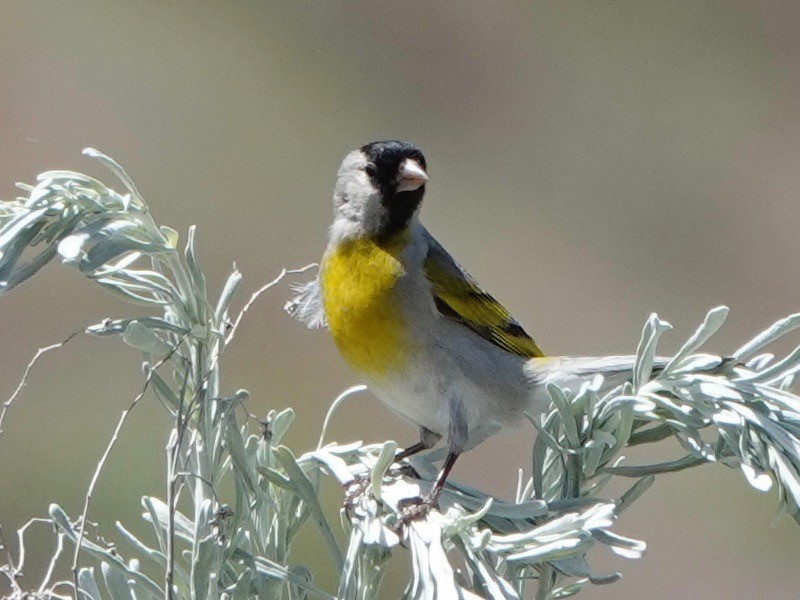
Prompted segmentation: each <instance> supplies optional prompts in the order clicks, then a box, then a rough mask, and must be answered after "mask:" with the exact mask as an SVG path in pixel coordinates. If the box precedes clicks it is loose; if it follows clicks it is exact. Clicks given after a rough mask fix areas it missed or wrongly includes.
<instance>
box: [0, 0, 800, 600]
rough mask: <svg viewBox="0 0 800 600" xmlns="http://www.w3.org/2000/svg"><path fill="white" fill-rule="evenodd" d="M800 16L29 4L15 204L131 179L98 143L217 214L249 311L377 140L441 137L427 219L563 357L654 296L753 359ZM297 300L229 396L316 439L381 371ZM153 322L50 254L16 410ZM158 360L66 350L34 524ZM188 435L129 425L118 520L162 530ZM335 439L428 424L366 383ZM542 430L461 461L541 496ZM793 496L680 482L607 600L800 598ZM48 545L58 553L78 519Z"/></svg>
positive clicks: (9, 188) (782, 234)
mask: <svg viewBox="0 0 800 600" xmlns="http://www.w3.org/2000/svg"><path fill="white" fill-rule="evenodd" d="M798 27H800V4H799V3H797V2H795V1H794V0H776V1H771V2H754V1H750V2H748V1H745V0H712V1H704V2H697V1H696V0H684V1H670V2H650V1H646V2H642V1H641V0H631V1H622V2H614V3H610V2H597V1H585V2H581V1H572V2H550V3H545V2H522V3H511V2H506V3H503V4H497V3H484V2H481V1H479V0H474V1H470V2H460V3H440V4H434V3H428V2H423V1H410V2H403V3H391V4H390V3H381V4H378V3H373V2H366V1H364V2H362V1H353V2H312V1H310V0H309V1H295V2H291V3H278V2H275V3H272V2H266V1H263V0H262V1H250V2H199V1H183V0H175V1H172V2H160V1H145V0H139V1H129V2H125V3H113V2H103V1H100V0H97V1H72V2H38V1H25V2H22V1H13V0H7V1H5V2H3V3H1V4H0V196H2V197H5V198H10V197H13V196H14V195H15V190H14V188H13V183H14V182H15V181H18V180H22V181H32V180H33V178H34V177H35V175H36V174H37V173H38V172H41V171H43V170H46V169H51V168H60V167H68V168H75V169H78V170H89V171H90V172H91V173H94V174H99V175H101V176H102V177H103V178H104V180H106V181H107V182H110V181H111V177H110V176H109V175H108V174H107V173H104V172H102V170H100V169H98V168H97V167H96V166H95V165H93V164H91V163H89V162H88V161H86V160H84V159H82V158H81V156H80V150H81V149H82V148H83V147H85V146H89V145H92V146H95V147H97V148H99V149H101V150H102V151H104V152H106V153H108V154H110V155H111V156H113V157H115V158H116V159H117V160H119V161H120V162H122V163H123V164H124V165H125V167H126V168H127V169H128V171H129V172H130V173H131V175H132V176H133V177H134V179H135V181H136V182H137V183H138V185H139V187H140V189H141V190H142V191H143V193H144V194H145V196H146V197H147V198H148V199H149V202H150V204H151V207H152V210H153V213H154V214H155V216H156V218H157V219H158V220H159V222H161V223H165V224H169V225H171V226H173V227H175V228H176V229H178V230H180V231H181V232H185V230H186V228H187V227H188V226H189V225H191V224H197V225H198V228H199V247H200V251H201V255H202V258H203V261H204V264H205V267H206V269H207V271H208V272H209V273H210V274H211V280H212V283H213V284H215V285H219V284H221V282H222V281H223V278H224V276H225V275H226V273H227V272H228V270H229V268H230V264H231V263H232V261H236V262H237V263H238V265H239V267H240V268H241V269H242V271H243V272H244V274H245V277H246V279H245V286H244V290H245V293H243V294H242V297H241V298H240V301H243V300H244V298H245V295H246V293H249V291H250V290H252V289H255V288H256V287H257V286H258V285H260V284H261V283H263V282H264V281H266V280H268V279H271V278H272V277H273V276H274V275H275V274H276V272H278V271H279V269H280V268H281V267H283V266H300V265H303V264H306V263H308V262H311V261H314V260H316V259H317V258H318V257H319V255H320V252H321V250H322V248H323V246H324V237H325V234H326V227H327V225H328V219H329V215H330V207H329V198H330V192H331V186H332V181H333V176H334V173H335V169H336V167H337V165H338V163H339V161H340V160H341V157H342V155H343V154H344V153H345V152H346V151H347V150H348V149H350V148H351V147H355V146H357V145H361V144H363V143H365V142H368V141H371V140H374V139H379V138H404V139H410V140H413V141H415V142H417V143H418V144H419V145H420V146H421V147H422V148H423V150H424V151H425V153H426V155H427V158H428V162H429V164H430V174H431V183H430V185H429V192H428V196H427V203H426V205H425V208H424V213H423V217H424V221H425V223H426V224H427V225H428V226H429V228H430V229H431V230H432V231H433V232H434V233H435V234H436V235H437V236H438V237H439V239H440V240H441V241H442V242H443V243H445V245H446V246H447V247H448V248H449V249H450V251H451V252H452V253H453V254H454V255H455V256H457V257H458V258H459V260H460V261H461V262H462V263H463V264H464V265H465V266H467V268H469V269H470V270H471V271H472V272H473V274H474V275H475V276H476V277H478V279H479V280H480V281H481V282H483V283H484V284H485V286H486V287H487V288H488V289H490V290H491V291H492V292H493V293H494V294H495V295H496V296H497V297H498V298H500V299H501V300H502V301H503V302H504V303H505V304H506V305H507V306H508V307H509V308H510V309H511V310H512V311H513V312H514V313H515V315H516V316H517V317H518V318H519V320H520V321H521V322H522V323H524V324H525V325H526V327H527V328H528V330H529V331H530V332H531V333H532V334H533V335H534V337H535V338H536V340H537V341H538V342H539V344H540V345H541V346H542V347H543V348H544V349H545V351H546V352H549V353H553V354H560V353H619V352H626V353H627V352H632V351H633V350H634V349H635V345H636V341H637V340H638V336H639V331H640V329H641V326H642V324H643V323H644V321H645V319H646V317H647V315H648V314H649V313H650V312H652V311H657V312H658V313H659V314H660V315H661V316H663V317H665V318H667V319H669V320H670V321H671V322H672V323H673V324H674V325H675V326H676V330H675V332H673V333H672V334H670V335H668V336H666V337H665V338H664V340H665V341H664V344H663V346H662V350H664V351H672V350H674V349H675V348H676V347H677V345H678V344H679V343H681V342H682V341H683V340H684V339H685V337H686V336H687V335H688V334H689V333H690V332H691V330H692V329H693V328H694V327H695V325H696V324H697V323H698V322H699V321H700V319H701V318H702V317H703V315H704V314H705V311H706V310H707V309H708V308H710V307H711V306H714V305H717V304H720V303H725V304H728V305H729V306H730V307H731V309H732V316H731V319H730V321H729V324H728V326H727V327H726V328H725V329H724V330H723V331H722V332H721V334H720V335H719V336H718V337H717V338H716V340H715V346H714V349H715V350H717V351H719V352H726V351H727V352H729V351H732V350H733V349H735V347H736V346H737V345H738V344H739V343H740V342H742V341H744V340H746V339H749V337H750V336H752V335H753V334H755V333H756V332H758V331H760V330H761V329H762V328H763V327H764V326H766V325H768V324H769V323H771V322H772V321H773V320H775V319H777V318H779V317H782V316H785V315H786V314H788V313H789V312H794V311H797V310H798V309H800V278H799V277H798V261H800V239H798V229H800V210H798V209H799V208H800V201H799V200H800V101H798V100H799V98H800V69H798V68H797V65H798V64H800V36H798V35H797V31H798ZM288 295H289V294H288V292H287V290H286V288H285V287H283V288H281V289H279V290H276V291H275V292H274V293H272V294H271V295H270V296H269V297H268V298H267V299H266V300H265V301H263V302H260V303H259V304H258V305H257V306H256V307H254V309H253V310H252V311H251V312H250V313H249V316H248V319H247V321H246V323H245V326H244V327H243V328H242V330H241V334H240V335H239V338H238V341H237V342H236V344H235V346H234V347H233V348H232V349H231V351H230V353H229V354H228V355H227V356H226V362H225V365H224V372H225V379H224V382H223V385H224V387H225V389H226V390H227V391H233V390H235V389H237V388H240V387H244V388H247V389H249V390H250V391H251V393H252V400H251V402H250V405H249V407H250V409H251V410H252V411H253V412H257V413H265V412H266V411H267V410H268V409H269V408H272V407H275V408H281V407H284V406H287V405H291V406H294V407H295V408H296V409H297V411H298V419H297V421H296V425H295V427H294V429H293V431H292V433H291V436H290V438H289V440H288V441H289V443H290V444H291V445H292V446H293V447H294V448H295V449H297V450H302V449H303V448H307V447H309V446H310V445H311V444H312V443H313V441H314V440H316V437H317V435H318V431H319V427H320V424H321V422H322V418H323V415H324V413H325V410H326V408H327V405H328V403H329V401H330V400H331V399H332V398H333V397H334V396H335V395H336V394H337V393H338V392H340V391H341V390H342V389H343V388H344V387H345V386H347V385H350V384H352V383H356V382H357V381H358V380H357V378H356V377H354V376H353V375H352V374H350V373H349V372H348V370H347V369H346V367H345V366H344V365H343V363H342V361H341V360H340V358H339V357H338V356H337V355H336V354H335V351H334V348H333V346H332V344H331V343H330V341H329V340H328V339H327V337H326V335H325V334H324V333H319V332H317V333H311V332H308V331H306V330H304V329H303V328H302V327H300V326H299V325H297V324H295V323H293V322H291V321H290V320H289V319H288V318H287V317H286V316H284V315H283V313H282V312H281V310H280V308H281V305H282V303H283V301H284V300H285V299H286V298H287V297H288ZM132 314H136V310H135V309H132V308H130V307H128V306H126V305H124V304H122V303H121V302H118V301H117V300H115V299H114V298H113V297H111V296H110V295H108V294H106V293H104V292H102V291H100V290H99V289H97V288H95V287H94V286H92V285H90V284H89V283H88V282H86V281H84V280H83V279H81V277H80V276H79V275H78V274H77V273H76V272H73V271H72V270H68V269H65V268H61V267H59V266H58V265H54V266H52V267H50V268H49V269H47V270H46V271H45V272H44V273H42V274H41V275H40V276H39V277H37V278H36V279H35V280H34V281H32V282H30V283H28V284H26V285H24V286H23V287H22V288H20V289H18V290H17V291H16V292H15V293H13V294H11V295H10V296H8V297H3V298H2V299H0V340H1V341H2V343H0V365H2V368H0V398H5V397H7V396H8V395H9V394H10V393H11V391H12V390H13V388H14V386H15V385H16V382H17V381H18V379H19V376H20V375H21V373H22V371H23V369H24V366H25V364H26V363H27V361H28V360H29V358H30V357H31V355H32V354H33V353H34V352H35V350H36V349H37V348H38V347H39V346H43V345H46V344H49V343H52V342H54V341H58V340H60V339H62V338H64V337H65V336H66V335H67V334H68V333H69V332H71V331H73V330H75V329H78V328H80V327H81V326H82V325H85V324H88V323H91V322H94V321H97V320H99V319H100V318H102V317H105V316H115V317H116V316H122V315H132ZM138 366H139V362H138V356H137V354H136V353H135V352H134V351H133V350H131V349H129V348H126V347H124V346H123V344H122V343H121V342H120V341H118V340H112V339H102V340H98V339H90V338H86V337H80V338H77V339H76V340H75V341H74V342H73V343H72V344H71V347H69V349H67V350H63V351H60V352H59V353H57V354H51V355H49V356H47V357H46V358H45V359H44V360H43V362H42V363H41V364H40V367H39V368H38V369H37V371H36V372H35V373H34V375H33V376H32V379H31V384H30V385H29V386H28V387H27V388H26V390H25V391H24V393H23V395H22V396H21V397H20V399H19V400H18V401H17V403H16V404H15V405H14V406H13V407H12V409H11V412H10V414H9V417H8V419H7V423H6V425H7V427H6V429H7V431H5V432H4V433H3V434H2V436H1V437H0V456H2V460H0V490H2V493H1V494H0V523H1V524H2V525H3V527H4V529H5V531H6V535H7V536H8V537H11V534H12V533H13V531H14V530H15V529H16V528H17V527H19V526H20V524H21V523H22V522H24V520H25V519H27V518H28V517H29V516H32V515H43V514H44V513H45V511H46V507H47V505H48V503H49V502H51V501H58V502H60V503H62V504H63V505H64V506H65V507H66V508H67V509H68V510H69V511H70V512H71V513H72V514H76V513H77V512H78V510H79V505H80V502H81V499H82V496H83V493H84V491H85V488H86V485H87V484H88V481H89V477H90V474H91V471H92V469H93V466H94V464H95V463H96V461H97V458H98V457H99V455H100V454H101V452H102V449H103V447H104V445H105V443H106V441H107V439H108V438H109V436H110V433H111V431H112V429H113V426H114V423H115V422H116V420H117V418H118V416H119V412H120V410H122V408H124V407H125V406H127V404H128V403H129V402H130V399H131V398H132V397H133V396H134V395H135V394H136V392H137V391H138V389H139V387H140V384H141V377H140V373H139V368H138ZM166 429H167V426H166V422H165V419H164V418H163V414H162V411H161V410H160V409H159V408H158V407H157V406H156V403H155V401H154V400H152V399H148V400H147V401H146V402H144V403H143V404H142V405H141V406H140V407H139V408H138V409H137V410H136V412H135V413H134V415H133V416H132V418H131V421H130V423H129V424H128V426H127V427H126V428H125V430H124V432H123V434H122V438H121V440H120V443H119V445H118V446H117V449H116V451H115V452H114V454H113V455H112V458H111V460H110V461H109V463H108V465H107V469H106V472H105V474H104V475H103V477H102V479H101V481H100V484H99V486H98V489H97V495H96V497H95V499H94V505H93V510H92V513H91V517H92V518H93V519H94V520H97V521H99V522H101V524H102V527H101V530H102V531H104V532H107V533H108V534H109V537H112V538H113V537H114V536H113V519H115V518H120V519H121V520H122V521H123V522H125V523H126V524H127V525H128V526H130V527H131V528H132V529H133V530H134V531H137V532H147V526H146V525H144V524H143V523H142V522H141V521H140V519H139V517H138V514H139V496H140V495H141V494H144V493H155V494H159V495H161V496H163V487H164V483H163V475H162V472H163V470H162V464H163V456H162V455H163V448H164V444H165V432H166ZM332 435H333V436H334V437H335V438H336V439H339V440H342V441H346V440H350V439H365V440H368V441H377V440H382V439H385V438H387V437H394V438H397V439H399V440H400V441H401V442H402V443H407V442H411V441H413V440H414V436H415V432H414V431H413V430H412V429H411V428H410V427H408V426H407V425H405V424H404V423H402V422H401V421H399V420H397V419H396V418H394V417H392V416H391V415H390V414H389V413H388V412H387V411H386V410H384V409H383V408H382V407H381V406H380V405H379V404H378V403H377V401H375V400H373V399H371V398H368V397H366V396H361V397H359V398H358V399H354V400H352V401H351V402H350V403H349V404H347V405H346V406H345V407H344V408H343V409H342V410H341V412H339V413H338V415H337V417H336V419H335V424H334V428H333V432H332ZM528 436H529V432H528V431H524V432H522V433H520V434H516V435H512V436H506V437H502V438H499V439H495V440H491V441H490V442H488V443H486V444H485V445H484V446H481V447H480V448H479V449H477V450H475V451H473V452H471V453H469V455H467V456H465V458H464V460H463V462H461V463H460V464H459V466H458V468H457V469H456V477H459V478H461V479H463V480H467V481H469V482H471V483H472V484H474V485H476V486H479V487H481V488H483V489H486V490H489V491H492V492H494V493H496V494H499V495H505V496H508V495H510V494H511V493H512V490H513V487H514V486H513V483H512V482H513V481H514V479H515V473H516V468H517V466H519V465H526V464H527V462H528V460H529V456H528V452H529V450H528V448H529V447H528V445H527V444H526V442H525V440H526V439H527V437H528ZM671 450H674V449H673V448H672V447H670V446H664V448H663V455H664V456H665V457H666V456H671V454H670V451H671ZM776 508H777V499H776V496H775V494H774V493H770V494H765V495H760V494H758V493H757V492H755V491H753V490H751V489H749V487H748V486H747V484H746V483H745V481H744V479H743V477H742V476H741V475H740V474H739V473H736V472H733V471H730V470H727V469H725V468H723V467H718V468H715V467H707V468H703V469H699V470H695V471H693V472H689V473H684V474H680V475H674V476H670V477H663V478H661V479H660V480H659V481H658V482H657V484H656V485H655V487H654V488H653V489H652V490H651V491H650V492H649V494H648V496H646V497H645V498H643V499H642V500H641V501H639V503H638V504H637V505H635V506H634V508H633V509H632V510H631V511H630V513H628V514H626V515H625V517H624V518H623V519H622V521H621V522H620V523H619V524H618V527H617V530H618V531H619V532H620V533H622V534H625V535H630V536H633V537H638V538H640V539H644V540H646V541H647V542H648V553H647V555H646V557H645V558H644V560H642V561H639V562H625V561H622V560H621V559H615V558H608V557H604V556H597V557H595V565H597V567H598V570H602V569H607V568H613V569H619V570H621V571H622V572H623V574H624V579H623V581H622V582H620V583H618V584H615V585H613V586H607V587H604V588H594V589H590V590H587V591H586V592H585V593H584V595H585V596H586V597H587V598H596V599H610V598H650V599H653V600H658V599H662V598H663V599H666V598H686V599H693V598H723V597H725V598H750V597H762V598H763V597H769V598H781V599H783V598H786V599H788V598H797V596H798V592H797V590H798V587H800V573H798V571H797V564H798V552H800V532H798V529H797V526H796V525H794V524H793V522H792V521H791V520H790V519H789V518H787V517H781V518H778V519H777V520H776V519H775V515H776ZM145 535H146V534H145ZM31 540H32V542H31V543H32V548H31V550H32V551H33V553H32V556H31V560H32V561H33V563H34V564H35V563H36V561H38V560H41V557H42V556H43V555H44V552H45V550H48V547H47V546H46V545H45V543H48V544H49V540H50V537H49V535H48V534H47V533H46V532H42V533H41V534H40V535H34V536H33V537H32V538H31ZM315 541H316V539H315V538H314V536H313V534H309V535H308V536H307V537H306V538H304V541H303V542H302V543H301V544H300V547H299V548H298V557H297V558H298V560H313V559H310V558H309V556H311V550H309V548H311V547H312V546H313V544H314V543H315ZM121 550H122V551H123V552H125V551H127V548H125V547H122V548H121ZM34 564H32V565H31V569H26V572H28V571H30V572H31V575H32V574H33V571H35V569H34V568H33V567H34ZM396 571H397V572H395V573H393V574H392V578H393V579H392V582H390V585H389V586H388V587H387V589H386V597H387V598H391V597H395V596H396V595H397V589H398V588H397V585H398V582H399V581H400V580H401V579H402V573H401V572H400V571H401V570H400V569H396ZM28 585H34V581H33V580H28Z"/></svg>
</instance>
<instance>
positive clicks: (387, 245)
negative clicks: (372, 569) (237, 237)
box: [293, 141, 634, 505]
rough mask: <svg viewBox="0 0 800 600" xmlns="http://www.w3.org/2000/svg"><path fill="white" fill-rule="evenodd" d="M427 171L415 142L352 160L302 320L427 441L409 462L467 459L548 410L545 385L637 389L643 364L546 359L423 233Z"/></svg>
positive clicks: (391, 144) (302, 302)
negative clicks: (435, 452)
mask: <svg viewBox="0 0 800 600" xmlns="http://www.w3.org/2000/svg"><path fill="white" fill-rule="evenodd" d="M427 183H428V167H427V162H426V160H425V157H424V156H423V154H422V152H421V151H420V150H419V148H417V147H416V146H414V145H413V144H410V143H408V142H401V141H379V142H372V143H370V144H367V145H365V146H362V147H361V148H358V149H357V150H353V151H352V152H350V153H349V154H347V156H345V158H344V160H343V162H342V164H341V166H340V167H339V172H338V175H337V178H336V185H335V188H334V192H333V223H332V225H331V228H330V237H329V241H328V246H327V248H326V250H325V253H324V256H323V257H322V261H321V263H320V269H319V273H318V277H317V279H316V280H315V281H312V282H311V283H309V284H307V285H306V286H304V287H303V288H302V290H301V292H300V295H299V296H298V298H297V299H296V300H295V302H294V303H293V307H294V314H295V316H296V317H298V318H299V319H300V320H301V321H303V322H305V323H306V324H307V325H308V326H310V327H319V326H327V328H328V330H329V331H330V333H331V335H332V336H333V339H334V341H335V343H336V346H337V348H338V349H339V352H340V353H341V354H342V356H343V357H344V358H345V360H346V361H347V362H348V363H349V364H350V366H351V367H352V368H353V369H354V370H355V371H356V372H357V373H358V374H359V375H360V376H361V377H363V378H364V379H366V382H367V384H368V386H369V388H370V390H371V391H372V392H373V393H374V394H375V395H376V396H377V397H378V398H379V399H381V400H382V401H383V402H384V403H385V404H386V405H387V406H388V407H389V408H391V409H392V410H393V411H394V412H396V413H397V414H398V415H400V416H401V417H403V418H405V419H407V420H408V421H410V422H411V423H413V424H414V425H416V426H417V427H418V428H419V430H420V441H419V443H417V444H414V445H413V446H410V447H408V448H406V449H405V450H404V451H403V452H401V453H400V454H399V455H398V459H401V458H404V457H408V456H410V455H412V454H414V453H416V452H419V451H421V450H424V449H427V448H431V447H432V446H433V445H434V444H436V443H437V442H438V441H439V440H440V439H443V440H444V443H445V444H446V446H447V451H448V454H447V458H446V459H445V462H444V465H443V467H442V470H441V471H440V473H439V475H438V477H437V478H436V480H435V482H434V484H433V486H432V488H431V491H430V493H429V494H428V495H427V497H426V498H425V500H424V502H425V503H427V504H428V505H431V504H434V503H435V502H436V499H437V497H438V495H439V492H440V491H441V489H442V486H443V484H444V482H445V480H446V478H447V476H448V474H449V472H450V470H451V469H452V467H453V465H454V463H455V461H456V459H457V458H458V455H459V454H461V453H462V452H464V451H465V450H469V449H471V448H473V447H474V446H476V445H478V444H480V443H481V442H482V441H484V440H485V439H486V438H488V437H489V436H491V435H493V434H495V433H497V432H499V431H501V430H503V429H506V428H508V427H510V426H514V425H517V424H519V423H521V422H523V421H524V413H525V412H526V411H527V412H529V413H532V414H535V413H537V412H540V411H541V410H542V409H543V408H544V407H546V406H547V402H548V393H547V391H546V384H547V383H548V382H551V381H552V382H556V383H558V384H560V385H562V386H565V387H572V388H573V389H575V388H576V387H577V386H579V385H580V384H581V383H583V382H584V381H589V380H591V379H592V378H593V377H594V376H595V375H597V374H601V375H603V376H604V377H605V380H604V381H605V385H606V386H615V385H619V384H620V383H622V382H623V381H625V380H627V379H630V378H631V375H632V367H633V363H634V357H632V356H611V357H603V358H591V357H546V356H545V355H544V353H543V352H542V351H541V350H540V348H539V346H538V345H537V344H536V342H534V340H533V339H532V338H531V336H529V335H528V334H527V333H526V332H525V330H524V329H523V328H522V326H521V325H520V324H519V323H518V322H517V321H516V320H515V319H514V318H513V317H512V316H511V315H510V314H509V312H508V311H507V310H506V309H505V308H503V306H502V305H501V304H500V303H499V302H497V300H495V299H494V298H493V297H492V296H491V295H490V294H488V293H487V292H486V291H484V290H483V288H481V287H480V285H479V284H478V283H477V282H476V281H475V279H474V278H473V277H471V276H470V275H469V273H467V272H466V271H465V270H464V269H463V268H462V267H461V266H460V265H459V264H458V263H457V262H456V261H455V260H454V259H453V258H452V257H451V256H450V254H448V253H447V251H446V250H445V249H444V248H443V247H442V246H441V244H439V242H437V241H436V239H435V238H434V237H433V236H432V235H431V234H430V233H429V232H428V230H427V229H425V227H424V226H423V225H422V223H420V220H419V212H420V206H421V204H422V198H423V196H424V194H425V187H426V184H427Z"/></svg>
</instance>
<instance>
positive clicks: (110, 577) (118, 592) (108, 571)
mask: <svg viewBox="0 0 800 600" xmlns="http://www.w3.org/2000/svg"><path fill="white" fill-rule="evenodd" d="M100 569H101V571H102V573H103V580H104V581H105V584H106V589H107V590H108V593H109V595H110V596H111V598H113V600H134V595H133V593H132V591H131V588H130V585H129V584H128V582H127V580H126V579H125V577H124V576H123V575H122V573H120V571H119V570H118V569H114V568H112V567H111V565H109V564H108V563H107V562H105V561H103V562H102V563H100Z"/></svg>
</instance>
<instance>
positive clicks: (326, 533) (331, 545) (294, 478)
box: [275, 446, 343, 569]
mask: <svg viewBox="0 0 800 600" xmlns="http://www.w3.org/2000/svg"><path fill="white" fill-rule="evenodd" d="M275 456H276V458H277V459H278V460H279V461H280V463H281V466H282V467H283V468H284V470H285V471H286V474H287V475H288V476H289V480H290V481H291V482H292V484H293V486H294V489H295V491H296V493H297V494H298V496H300V498H302V500H303V502H305V503H306V504H307V506H308V507H309V509H310V510H311V515H312V517H313V518H314V521H315V522H316V523H317V526H318V527H319V528H320V531H321V532H322V537H323V539H324V540H325V543H326V545H327V546H328V550H329V551H330V553H331V557H332V558H333V561H334V565H335V566H336V568H337V569H341V568H342V563H343V559H342V554H341V551H340V550H339V544H338V543H337V542H336V538H335V537H334V535H333V531H331V528H330V525H329V524H328V520H327V519H326V518H325V513H324V512H323V510H322V507H321V506H320V504H319V499H318V498H317V492H316V491H315V490H314V487H313V486H312V485H311V482H310V481H309V480H308V477H306V475H305V473H303V470H302V469H301V468H300V466H299V465H298V464H297V461H296V460H295V458H294V455H292V453H291V451H290V450H289V449H288V448H286V446H278V447H277V448H276V449H275Z"/></svg>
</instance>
